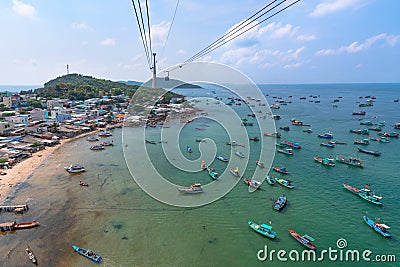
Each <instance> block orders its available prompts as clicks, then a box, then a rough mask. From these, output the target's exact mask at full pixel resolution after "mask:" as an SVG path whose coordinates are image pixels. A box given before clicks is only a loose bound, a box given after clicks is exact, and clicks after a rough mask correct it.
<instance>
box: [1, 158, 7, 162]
mask: <svg viewBox="0 0 400 267" xmlns="http://www.w3.org/2000/svg"><path fill="white" fill-rule="evenodd" d="M5 162H8V158H1V159H0V163H5Z"/></svg>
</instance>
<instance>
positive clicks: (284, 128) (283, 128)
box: [279, 126, 290, 131]
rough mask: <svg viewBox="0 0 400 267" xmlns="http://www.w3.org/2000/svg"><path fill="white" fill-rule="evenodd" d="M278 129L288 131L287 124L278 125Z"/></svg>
mask: <svg viewBox="0 0 400 267" xmlns="http://www.w3.org/2000/svg"><path fill="white" fill-rule="evenodd" d="M279 129H281V130H284V131H290V127H289V126H280V127H279Z"/></svg>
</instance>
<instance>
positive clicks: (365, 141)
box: [354, 138, 369, 145]
mask: <svg viewBox="0 0 400 267" xmlns="http://www.w3.org/2000/svg"><path fill="white" fill-rule="evenodd" d="M354 144H356V145H369V139H368V138H365V139H357V140H355V141H354Z"/></svg>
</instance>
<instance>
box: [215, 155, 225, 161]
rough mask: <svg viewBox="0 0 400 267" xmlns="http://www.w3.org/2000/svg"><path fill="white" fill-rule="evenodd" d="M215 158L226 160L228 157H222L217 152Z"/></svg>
mask: <svg viewBox="0 0 400 267" xmlns="http://www.w3.org/2000/svg"><path fill="white" fill-rule="evenodd" d="M215 158H216V159H219V160H221V161H223V162H228V159H227V158H224V157H223V156H220V155H218V154H216V155H215Z"/></svg>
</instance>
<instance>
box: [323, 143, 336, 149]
mask: <svg viewBox="0 0 400 267" xmlns="http://www.w3.org/2000/svg"><path fill="white" fill-rule="evenodd" d="M320 145H321V146H326V147H330V148H333V147H335V144H334V143H330V142H329V143H328V142H322V143H321V144H320Z"/></svg>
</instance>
